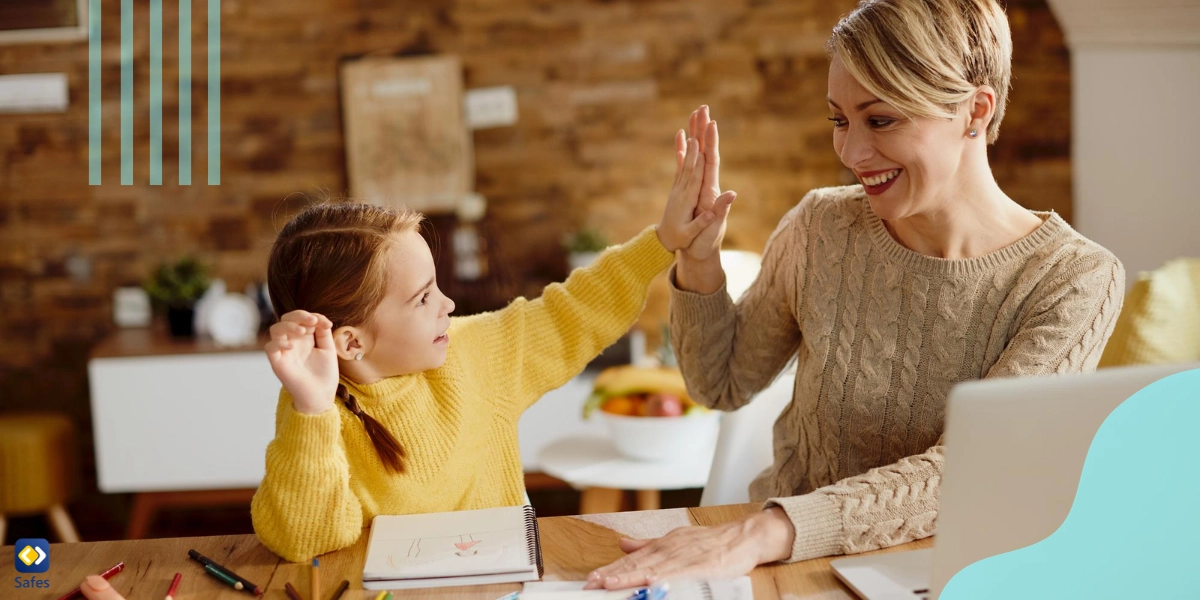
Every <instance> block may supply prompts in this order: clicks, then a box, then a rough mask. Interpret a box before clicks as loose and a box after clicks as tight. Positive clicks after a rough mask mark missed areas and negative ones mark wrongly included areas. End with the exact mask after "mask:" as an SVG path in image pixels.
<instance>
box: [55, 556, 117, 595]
mask: <svg viewBox="0 0 1200 600" xmlns="http://www.w3.org/2000/svg"><path fill="white" fill-rule="evenodd" d="M124 569H125V562H124V561H121V562H119V563H117V564H116V565H113V567H112V568H110V569H109V570H107V571H105V572H103V573H101V574H100V576H101V577H103V578H105V579H112V576H113V575H116V574H117V573H120V572H121V571H123V570H124ZM82 593H83V590H81V589H79V588H75V589H73V590H71V591H69V592H67V593H66V594H65V595H64V596H63V597H62V598H59V599H58V600H70V599H71V598H74V597H76V596H78V595H80V594H82Z"/></svg>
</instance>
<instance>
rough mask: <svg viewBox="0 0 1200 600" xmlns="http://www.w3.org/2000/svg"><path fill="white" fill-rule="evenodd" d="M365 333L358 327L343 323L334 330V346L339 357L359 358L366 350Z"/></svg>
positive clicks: (345, 358) (347, 358)
mask: <svg viewBox="0 0 1200 600" xmlns="http://www.w3.org/2000/svg"><path fill="white" fill-rule="evenodd" d="M365 334H366V332H364V331H362V330H361V329H359V328H357V327H350V326H346V325H343V326H342V327H338V328H337V329H334V330H333V347H334V349H335V350H336V351H337V355H338V358H340V359H342V360H357V359H358V356H359V355H361V354H362V353H364V352H366V344H365V341H366V340H365Z"/></svg>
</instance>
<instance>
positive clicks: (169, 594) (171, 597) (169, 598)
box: [165, 573, 183, 600]
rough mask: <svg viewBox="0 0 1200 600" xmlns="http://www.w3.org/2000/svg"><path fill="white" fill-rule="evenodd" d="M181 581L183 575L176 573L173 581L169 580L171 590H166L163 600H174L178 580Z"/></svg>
mask: <svg viewBox="0 0 1200 600" xmlns="http://www.w3.org/2000/svg"><path fill="white" fill-rule="evenodd" d="M180 579H183V573H176V574H175V579H172V580H171V588H170V589H168V590H167V597H166V599H165V600H175V591H176V590H178V589H179V580H180Z"/></svg>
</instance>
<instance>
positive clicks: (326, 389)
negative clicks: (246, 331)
mask: <svg viewBox="0 0 1200 600" xmlns="http://www.w3.org/2000/svg"><path fill="white" fill-rule="evenodd" d="M265 349H266V351H267V360H269V361H270V362H271V370H273V371H275V376H276V377H278V378H279V381H280V382H282V383H283V387H285V388H287V391H288V393H289V394H291V395H292V405H293V406H294V407H295V409H296V411H297V412H301V413H305V414H310V415H315V414H318V413H322V412H325V411H326V410H329V409H330V408H333V402H334V396H335V395H336V394H337V386H338V362H337V361H338V357H337V351H336V350H335V349H334V346H333V322H332V321H330V320H329V319H327V318H326V317H325V316H324V315H319V314H316V313H310V312H308V311H304V310H293V311H292V312H289V313H287V314H285V315H283V317H282V318H281V319H279V322H278V323H276V324H274V325H272V326H271V341H269V342H267V345H266V347H265Z"/></svg>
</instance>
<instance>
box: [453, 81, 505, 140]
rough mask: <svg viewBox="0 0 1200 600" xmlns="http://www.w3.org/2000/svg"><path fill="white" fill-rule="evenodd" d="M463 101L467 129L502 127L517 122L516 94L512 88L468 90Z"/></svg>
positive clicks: (503, 86) (499, 87) (498, 87)
mask: <svg viewBox="0 0 1200 600" xmlns="http://www.w3.org/2000/svg"><path fill="white" fill-rule="evenodd" d="M463 100H464V101H463V105H464V109H465V114H466V117H467V128H468V129H484V128H487V127H503V126H505V125H514V124H516V122H517V92H516V90H514V89H513V88H512V86H508V85H502V86H497V87H489V88H478V89H474V90H470V91H468V92H467V93H466V95H465V97H464V99H463Z"/></svg>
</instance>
